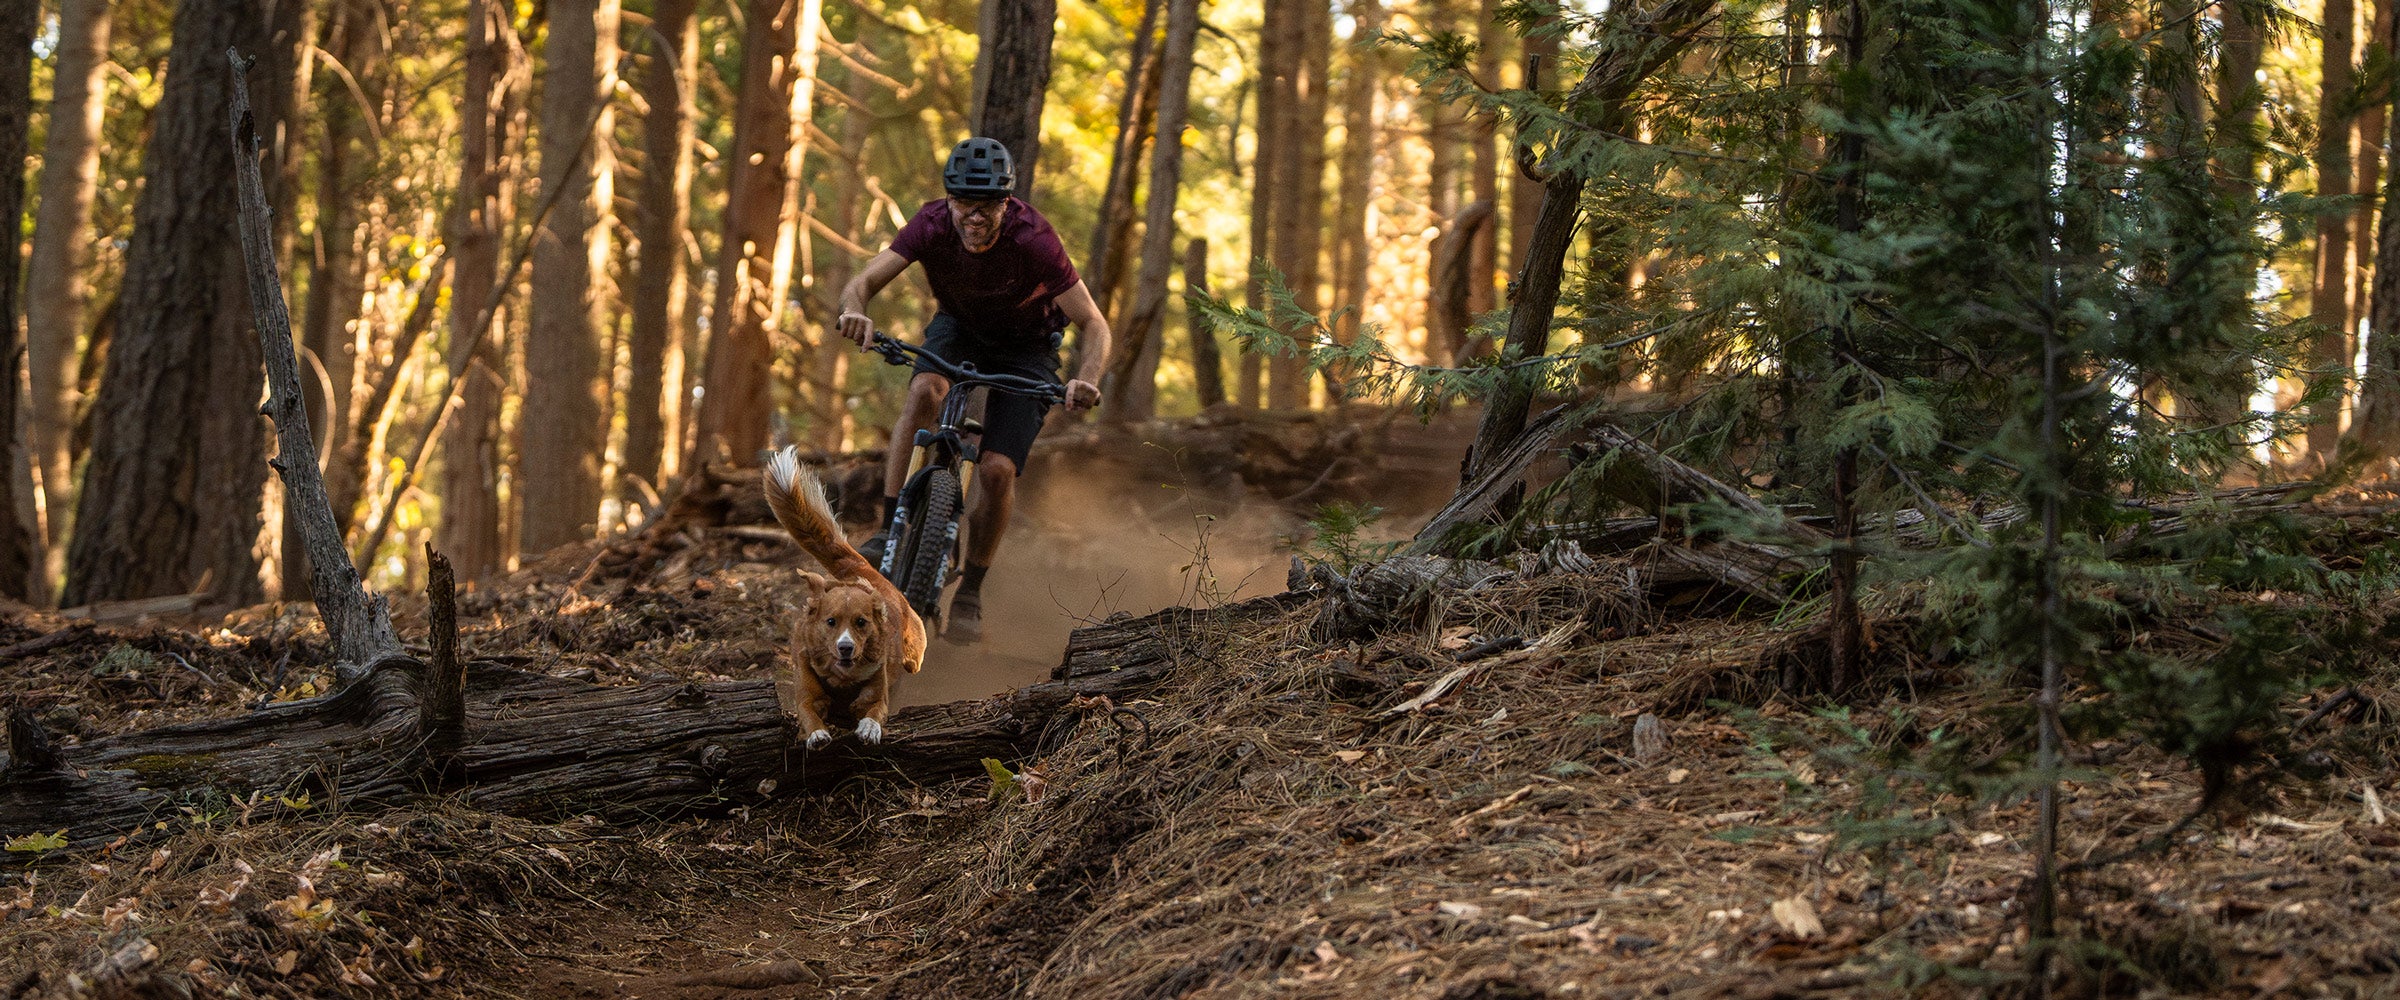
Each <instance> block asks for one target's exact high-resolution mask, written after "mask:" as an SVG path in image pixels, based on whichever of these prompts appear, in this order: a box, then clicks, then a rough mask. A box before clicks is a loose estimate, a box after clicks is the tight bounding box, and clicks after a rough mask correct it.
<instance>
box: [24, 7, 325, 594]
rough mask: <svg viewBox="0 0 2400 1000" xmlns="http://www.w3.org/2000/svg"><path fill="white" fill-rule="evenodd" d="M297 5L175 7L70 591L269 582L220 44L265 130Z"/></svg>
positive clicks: (225, 588)
mask: <svg viewBox="0 0 2400 1000" xmlns="http://www.w3.org/2000/svg"><path fill="white" fill-rule="evenodd" d="M295 13H296V5H293V4H279V3H272V2H265V0H250V2H228V0H185V2H184V3H182V4H180V5H178V7H177V9H176V12H175V26H174V40H173V43H172V47H171V49H170V54H169V56H168V65H169V68H168V70H167V75H166V80H165V82H164V85H163V87H162V89H161V92H160V96H159V101H158V106H157V110H156V114H155V117H154V127H153V129H152V131H151V134H150V142H149V145H148V147H147V149H146V151H145V154H144V164H145V166H144V176H143V181H142V191H141V195H140V197H139V198H138V199H137V200H136V201H135V204H134V222H133V236H132V239H131V241H130V244H129V245H128V246H127V248H126V255H125V278H124V287H123V290H122V292H121V293H120V295H121V298H120V306H119V315H118V319H117V332H116V335H115V337H114V343H113V346H112V347H111V348H110V352H109V358H108V364H107V370H106V373H105V374H104V375H103V376H102V378H101V382H100V388H99V397H98V399H97V400H95V402H94V404H93V414H94V416H93V427H92V446H91V460H90V464H89V468H88V469H87V470H86V474H85V477H84V489H83V491H82V495H81V498H80V502H79V504H78V507H77V512H76V523H77V528H76V531H75V537H74V541H73V544H72V545H71V546H70V547H69V549H68V552H67V583H66V589H65V592H64V594H63V595H62V597H61V601H62V602H63V603H66V604H81V603H84V602H87V601H103V600H119V599H125V598H135V597H156V596H161V595H166V594H179V593H190V592H193V591H198V590H203V589H205V590H206V592H207V593H208V594H209V595H210V596H211V597H212V598H213V599H214V600H216V601H219V602H223V603H229V604H249V603H253V602H255V601H257V600H258V599H259V597H260V596H261V594H262V590H261V587H260V584H259V578H258V561H257V559H256V557H255V556H254V555H253V552H254V551H255V550H256V546H257V545H258V543H259V541H260V524H259V509H260V497H261V489H262V487H264V485H265V482H266V474H267V465H266V460H267V442H266V433H265V427H264V426H263V421H262V420H261V419H260V417H259V414H258V401H259V397H260V385H261V383H262V382H263V380H264V377H265V376H264V374H263V369H262V368H261V367H260V364H259V360H260V359H259V346H258V337H257V335H256V334H255V332H253V331H252V329H251V324H250V317H251V312H250V302H249V295H248V292H247V290H246V288H245V282H246V280H247V279H246V277H245V274H244V270H243V262H242V256H241V247H240V245H239V244H238V243H237V242H236V241H235V240H234V239H232V238H231V225H232V220H233V219H234V218H235V217H236V215H237V208H236V205H237V199H236V196H235V192H234V183H233V165H234V161H233V144H232V142H231V141H230V140H229V139H228V138H227V133H226V127H227V117H226V114H227V108H228V106H229V103H228V102H229V101H230V96H229V87H228V85H227V82H226V74H227V73H228V72H230V69H229V67H228V66H227V64H226V59H225V52H226V50H227V49H228V48H232V49H238V50H239V51H241V52H242V53H244V54H245V55H255V57H256V60H257V61H256V63H255V64H254V65H253V66H252V67H251V68H250V71H249V72H250V73H251V76H252V79H251V86H250V92H251V93H252V94H253V95H256V98H257V100H256V102H255V103H254V105H253V111H254V113H255V114H256V115H257V117H258V120H259V122H260V126H261V127H260V128H259V132H260V133H261V134H272V133H273V132H275V131H276V130H277V129H279V128H280V127H281V126H282V123H283V122H284V121H285V120H286V117H285V116H286V115H287V113H288V109H287V108H285V107H282V106H281V105H283V104H284V103H285V101H286V100H287V99H288V95H289V94H290V93H291V90H290V86H289V81H290V78H291V73H292V55H293V48H292V45H293V40H294V39H295V38H296V37H297V36H296V35H295V34H294V33H293V32H294V24H293V23H292V20H291V19H292V17H293V16H294V14H295ZM278 20H279V21H280V23H277V21H278ZM278 38H280V39H282V40H283V41H282V45H281V46H280V49H279V47H278V45H277V42H276V40H277V39H278Z"/></svg>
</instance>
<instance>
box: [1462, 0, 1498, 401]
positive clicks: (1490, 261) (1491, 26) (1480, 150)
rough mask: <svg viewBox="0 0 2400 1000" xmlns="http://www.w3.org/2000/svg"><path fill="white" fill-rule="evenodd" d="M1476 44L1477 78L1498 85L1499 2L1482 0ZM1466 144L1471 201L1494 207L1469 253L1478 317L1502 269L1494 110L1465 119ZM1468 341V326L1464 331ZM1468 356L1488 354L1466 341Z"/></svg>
mask: <svg viewBox="0 0 2400 1000" xmlns="http://www.w3.org/2000/svg"><path fill="white" fill-rule="evenodd" d="M1477 24H1478V25H1479V26H1480V27H1479V28H1478V29H1477V31H1478V35H1477V45H1476V48H1475V79H1476V82H1478V83H1480V84H1482V85H1483V86H1486V87H1498V86H1499V85H1500V52H1501V42H1502V41H1503V40H1504V39H1506V38H1508V37H1509V36H1508V33H1507V30H1506V28H1504V27H1503V26H1502V25H1501V23H1500V0H1483V16H1482V19H1481V20H1480V21H1478V22H1477ZM1466 127H1467V143H1468V145H1469V146H1470V147H1472V149H1473V150H1474V154H1475V157H1474V163H1473V166H1472V167H1471V173H1470V174H1469V176H1468V180H1469V183H1468V188H1467V190H1468V199H1469V200H1468V204H1470V205H1473V204H1484V205H1490V206H1492V211H1493V216H1492V218H1491V219H1490V220H1489V221H1488V222H1487V223H1486V224H1485V225H1484V226H1483V227H1482V228H1480V229H1477V230H1475V235H1474V236H1473V238H1472V240H1471V243H1472V246H1471V247H1470V248H1469V252H1468V257H1467V259H1468V262H1469V271H1468V281H1467V311H1468V312H1469V313H1470V314H1473V315H1477V316H1480V315H1482V314H1484V313H1487V312H1490V311H1492V306H1493V304H1494V289H1493V288H1492V275H1493V273H1494V272H1496V271H1498V270H1499V268H1500V257H1499V255H1500V227H1499V225H1498V223H1499V221H1500V217H1499V214H1498V213H1499V209H1500V141H1499V140H1500V134H1499V129H1498V127H1497V126H1496V119H1494V118H1493V116H1492V115H1490V114H1484V113H1477V114H1474V115H1472V116H1470V117H1469V118H1468V119H1467V123H1466ZM1460 333H1461V336H1462V344H1464V340H1463V337H1464V334H1465V328H1463V327H1462V328H1461V330H1460ZM1464 346H1465V350H1464V351H1463V352H1462V353H1464V354H1466V355H1469V356H1473V355H1479V354H1482V353H1484V351H1485V350H1486V349H1487V348H1488V346H1489V345H1488V342H1487V343H1486V344H1484V345H1475V344H1465V345H1464Z"/></svg>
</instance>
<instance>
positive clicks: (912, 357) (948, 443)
mask: <svg viewBox="0 0 2400 1000" xmlns="http://www.w3.org/2000/svg"><path fill="white" fill-rule="evenodd" d="M869 344H870V347H869V349H870V350H873V351H874V352H875V353H877V354H880V355H882V356H883V360H884V361H885V363H887V364H892V365H912V366H913V365H916V364H918V363H920V362H922V363H923V365H924V367H926V368H928V369H931V370H932V371H933V373H934V374H936V375H940V376H942V377H943V378H944V379H946V380H948V381H949V383H950V390H949V392H948V393H947V394H945V395H944V396H943V397H942V408H941V413H940V415H939V416H938V417H936V418H935V420H934V425H933V426H932V427H928V428H920V429H919V430H918V431H917V434H916V438H915V440H914V441H912V442H911V444H912V446H913V447H912V451H911V454H910V456H909V463H908V474H907V476H906V477H904V478H903V479H902V480H901V482H902V483H903V484H904V485H903V486H902V488H901V491H900V504H899V506H898V507H897V508H896V509H894V510H893V511H892V520H891V523H890V524H889V525H887V526H886V531H887V532H888V537H890V538H891V539H892V543H891V544H889V545H886V546H885V547H884V552H883V564H882V565H880V566H878V567H876V569H877V570H878V571H880V572H882V573H883V575H884V578H885V579H890V580H893V581H894V582H895V583H898V582H900V581H899V580H898V579H897V577H895V576H894V571H895V570H897V569H899V568H901V567H900V565H899V560H900V559H901V557H902V553H901V551H900V550H901V548H902V546H901V545H900V544H899V543H900V539H901V538H902V537H903V536H904V532H905V529H906V526H907V525H908V524H909V522H910V520H911V519H912V518H914V517H916V516H917V515H918V513H919V512H918V511H916V510H913V509H912V504H914V503H916V502H917V500H918V498H916V497H915V496H913V495H912V494H913V492H914V490H913V489H912V486H913V484H915V483H917V482H918V481H919V480H918V476H919V474H920V473H921V472H923V471H924V470H926V469H928V468H943V469H949V470H951V474H952V475H953V476H954V477H955V478H956V479H957V484H958V503H957V509H956V510H954V511H953V512H952V514H951V517H950V522H949V523H948V524H947V525H943V526H941V530H942V533H943V537H942V545H943V549H942V551H944V552H945V553H949V554H950V557H949V558H945V559H943V560H942V563H941V565H942V567H943V572H938V573H937V574H936V579H935V580H934V586H933V587H932V588H931V591H932V592H933V593H935V594H938V593H940V590H941V580H940V577H942V576H945V575H947V572H946V571H947V568H948V567H949V565H950V564H951V562H953V561H954V560H955V556H956V553H957V551H958V527H959V521H960V520H961V519H962V518H963V517H964V515H965V513H966V510H967V500H968V498H969V490H970V489H971V484H972V483H973V482H974V479H975V467H976V464H977V462H978V460H979V459H980V457H981V451H980V443H978V444H977V445H970V444H968V443H967V440H966V433H967V431H968V427H967V426H966V423H967V421H966V411H967V400H968V398H969V397H970V396H971V395H973V393H974V390H975V389H976V388H977V387H979V386H981V387H988V388H991V389H993V390H996V391H1000V392H1012V393H1016V394H1018V395H1023V396H1031V397H1034V398H1037V399H1044V400H1048V401H1049V402H1050V403H1051V404H1052V405H1056V404H1058V403H1061V402H1064V401H1065V400H1066V391H1065V389H1064V388H1062V387H1061V386H1059V385H1057V384H1055V383H1051V382H1047V381H1044V380H1041V379H1033V378H1026V377H1024V376H1020V375H1007V374H995V373H987V372H982V371H978V370H976V368H975V366H974V365H973V364H952V363H951V362H950V361H948V360H947V359H944V358H942V357H940V356H939V355H935V354H932V353H930V352H928V351H926V350H925V349H923V348H921V347H915V346H911V345H909V344H903V343H901V342H899V341H897V340H893V339H892V338H890V337H886V336H884V335H882V334H880V333H878V334H875V335H874V337H873V339H872V340H871V341H870V342H869ZM903 589H904V590H907V589H912V588H910V587H908V586H906V585H903ZM919 610H920V612H922V611H924V610H925V609H922V608H920V609H919Z"/></svg>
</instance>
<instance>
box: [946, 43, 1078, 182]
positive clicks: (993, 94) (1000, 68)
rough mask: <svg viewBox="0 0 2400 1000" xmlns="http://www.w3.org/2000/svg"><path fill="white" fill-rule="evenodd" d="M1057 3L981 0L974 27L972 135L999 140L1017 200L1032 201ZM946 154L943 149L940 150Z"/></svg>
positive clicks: (1048, 79) (1039, 156)
mask: <svg viewBox="0 0 2400 1000" xmlns="http://www.w3.org/2000/svg"><path fill="white" fill-rule="evenodd" d="M1057 22H1058V0H983V11H982V16H981V17H980V18H979V19H978V21H977V25H976V32H975V35H976V38H977V40H978V44H977V45H976V46H975V112H974V115H973V116H972V117H971V118H970V119H969V120H970V121H973V122H974V123H975V134H976V135H980V136H985V137H988V138H992V139H998V140H1000V144H1001V145H1003V146H1006V147H1008V153H1009V156H1010V158H1011V159H1012V160H1013V161H1014V162H1015V164H1016V170H1017V197H1020V198H1026V199H1031V198H1032V197H1033V178H1034V169H1035V167H1036V165H1038V164H1039V163H1040V162H1041V156H1042V100H1043V98H1044V97H1045V96H1046V95H1047V94H1048V93H1049V90H1050V40H1051V36H1052V35H1053V34H1055V33H1056V31H1057V27H1058V23H1057ZM945 152H947V150H945Z"/></svg>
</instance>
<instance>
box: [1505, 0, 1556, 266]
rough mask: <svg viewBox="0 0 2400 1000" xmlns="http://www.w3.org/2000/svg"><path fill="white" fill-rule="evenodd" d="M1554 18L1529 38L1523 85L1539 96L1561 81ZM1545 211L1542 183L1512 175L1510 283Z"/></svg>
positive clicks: (1509, 224)
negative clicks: (1536, 218) (1539, 218)
mask: <svg viewBox="0 0 2400 1000" xmlns="http://www.w3.org/2000/svg"><path fill="white" fill-rule="evenodd" d="M1557 23H1558V18H1557V17H1556V16H1555V15H1553V16H1550V17H1545V18H1543V19H1542V21H1541V24H1540V25H1538V26H1536V27H1535V28H1534V29H1530V30H1529V31H1528V33H1527V34H1526V36H1525V44H1524V53H1525V62H1524V69H1523V72H1522V74H1521V75H1522V79H1521V80H1520V81H1519V85H1520V86H1522V87H1524V88H1525V89H1526V90H1530V91H1533V92H1535V93H1545V92H1548V91H1549V90H1550V89H1551V88H1552V87H1554V86H1556V82H1555V81H1556V80H1557V79H1558V36H1557V35H1556V34H1554V33H1552V32H1550V31H1547V30H1544V29H1545V28H1547V27H1550V26H1555V25H1556V24H1557ZM1541 211H1542V182H1541V181H1539V180H1537V179H1535V178H1532V177H1528V176H1526V175H1525V174H1524V173H1522V172H1512V173H1511V174H1510V175H1509V178H1508V228H1509V236H1508V273H1509V280H1510V281H1519V280H1522V279H1523V277H1524V271H1525V263H1526V260H1527V258H1528V255H1529V254H1531V253H1532V248H1533V223H1534V217H1535V216H1538V215H1540V214H1541Z"/></svg>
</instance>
